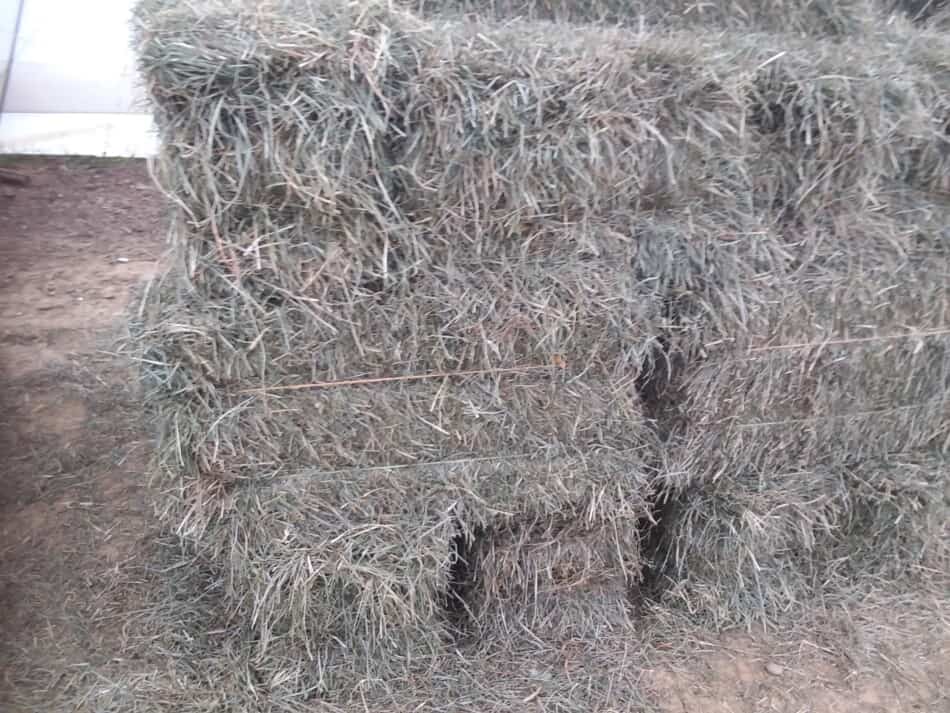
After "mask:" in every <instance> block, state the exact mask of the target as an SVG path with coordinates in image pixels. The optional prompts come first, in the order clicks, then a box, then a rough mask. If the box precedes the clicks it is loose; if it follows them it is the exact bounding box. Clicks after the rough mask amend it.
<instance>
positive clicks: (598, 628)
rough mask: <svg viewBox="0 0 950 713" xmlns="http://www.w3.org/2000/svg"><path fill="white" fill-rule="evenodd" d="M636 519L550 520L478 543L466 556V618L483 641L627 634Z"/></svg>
mask: <svg viewBox="0 0 950 713" xmlns="http://www.w3.org/2000/svg"><path fill="white" fill-rule="evenodd" d="M639 550H640V538H639V532H638V527H637V521H622V522H612V523H607V524H604V525H601V526H598V527H594V528H587V527H584V526H579V525H577V524H573V523H571V524H567V523H563V522H556V521H551V522H550V523H546V524H544V525H543V526H539V524H538V523H534V524H533V526H532V527H529V528H525V529H524V530H523V531H521V532H512V531H510V530H509V531H507V532H500V533H495V534H493V535H492V536H490V537H487V538H485V539H483V540H482V541H481V542H480V543H478V544H477V545H476V546H475V548H474V551H473V552H472V554H471V559H472V561H471V563H470V567H471V572H472V581H471V587H470V602H469V604H468V606H469V613H470V615H471V620H472V624H473V626H474V629H475V630H476V631H477V632H478V633H479V635H480V636H481V637H483V638H489V639H490V638H498V637H502V638H517V637H522V636H524V635H525V634H528V635H531V636H534V637H539V638H543V639H546V638H551V637H553V638H565V637H566V638H579V637H580V638H584V637H590V636H596V635H598V634H602V633H605V632H618V631H624V630H628V629H629V628H630V626H631V619H630V613H629V601H630V588H631V586H632V585H634V584H635V583H636V581H637V580H638V579H639V563H640V552H639Z"/></svg>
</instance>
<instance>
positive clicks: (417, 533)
mask: <svg viewBox="0 0 950 713" xmlns="http://www.w3.org/2000/svg"><path fill="white" fill-rule="evenodd" d="M651 497H652V493H651V473H649V472H646V471H644V470H643V466H642V465H640V464H639V463H638V461H637V457H636V455H635V454H630V453H619V452H610V451H603V452H601V453H588V454H570V455H564V456H563V457H560V458H553V457H551V456H549V457H547V458H541V459H532V458H514V457H512V458H500V457H494V458H480V459H465V458H460V459H457V460H455V461H450V462H444V463H433V464H427V465H416V466H406V467H391V468H361V469H348V470H342V471H335V472H319V471H303V472H300V473H298V474H295V475H285V476H282V477H279V478H276V479H274V480H273V481H272V482H270V483H268V484H262V483H257V484H255V485H254V486H253V487H240V486H238V487H233V488H228V489H225V490H224V491H223V492H222V489H220V488H214V487H209V486H208V485H207V482H206V481H198V482H196V483H193V484H192V485H191V487H190V489H189V491H188V492H187V493H186V494H185V495H184V497H183V499H182V502H180V503H179V506H180V508H182V510H184V511H176V512H175V515H176V517H175V519H177V520H180V521H181V523H182V525H181V528H182V529H181V532H182V534H183V535H184V536H185V537H187V538H189V539H190V540H191V541H193V542H194V543H195V544H196V546H197V548H198V549H199V551H200V552H201V553H202V554H203V555H204V556H205V557H207V558H208V559H209V560H210V561H212V562H216V563H219V566H220V567H222V568H223V569H224V571H225V573H226V574H225V576H226V582H227V586H226V592H225V594H226V597H227V599H228V601H229V603H230V604H229V605H230V606H231V607H234V608H235V609H239V610H242V611H246V612H248V616H249V617H250V626H251V627H252V628H253V629H254V631H255V632H256V638H257V645H258V646H259V647H260V651H261V652H262V655H263V654H265V653H266V651H267V649H268V647H269V646H270V644H271V642H272V641H279V640H282V639H286V640H290V641H295V642H297V644H298V645H299V646H301V647H302V648H303V649H305V650H307V651H310V652H313V651H316V650H319V649H320V647H321V646H322V647H326V646H330V647H331V648H333V647H334V646H336V645H339V644H340V643H341V642H343V645H345V647H349V648H353V647H356V648H358V649H365V650H366V651H370V650H376V651H377V652H378V653H379V655H380V656H382V658H384V659H387V660H392V659H394V657H395V658H399V656H400V655H402V656H403V657H404V658H405V659H407V660H408V659H411V658H412V657H413V656H415V657H419V656H424V655H426V654H429V655H431V654H432V652H434V651H437V650H438V649H439V647H441V646H442V645H443V644H444V643H445V642H446V641H447V640H448V638H449V635H450V633H451V622H450V621H449V620H448V618H447V616H446V612H447V610H448V608H449V598H450V592H451V589H452V585H453V582H452V577H453V568H454V567H455V566H456V565H457V563H458V559H459V557H460V556H463V552H462V551H461V549H460V547H459V546H458V542H459V541H460V540H461V539H465V538H471V537H472V536H473V533H476V532H477V533H494V532H508V531H513V530H516V529H518V528H520V527H522V526H523V525H524V523H535V525H534V526H533V527H531V530H532V532H535V533H537V534H538V535H539V536H541V535H543V534H544V532H545V529H547V530H549V531H552V528H551V526H550V525H547V524H546V523H550V522H559V523H571V525H570V527H573V528H576V529H580V530H582V531H590V532H594V533H600V534H601V539H600V540H599V541H598V542H597V543H596V544H597V546H598V547H599V548H600V551H599V553H597V554H596V555H594V556H599V557H611V558H617V559H616V563H617V567H618V569H617V571H618V572H619V573H620V575H621V576H622V577H624V578H625V579H626V578H629V577H632V576H633V569H632V568H633V567H634V566H635V565H636V563H637V556H638V555H637V546H638V541H637V539H636V531H635V530H636V525H635V524H636V523H637V522H639V521H640V520H641V519H642V518H644V517H647V516H648V514H649V507H650V505H649V502H650V500H651ZM608 536H609V537H610V538H611V539H610V541H609V543H608V541H607V540H606V539H605V538H607V537H608ZM588 545H590V543H588V542H577V543H575V544H573V545H572V544H570V543H564V544H563V545H559V544H558V543H557V542H555V541H553V540H550V539H549V540H548V541H547V542H542V541H535V542H533V543H531V544H530V545H526V546H525V548H526V552H528V553H529V555H530V558H531V562H532V563H533V564H532V565H530V566H532V567H535V568H537V567H540V566H542V561H543V560H544V559H545V558H549V559H550V558H552V557H554V558H556V557H557V556H558V555H557V552H556V551H560V550H559V548H563V552H565V553H570V552H572V551H574V550H576V549H577V548H581V549H582V550H583V549H584V548H587V547H588ZM608 547H609V550H605V548H608ZM572 557H573V555H572ZM621 558H622V559H621ZM572 561H573V562H575V563H577V562H579V560H577V558H576V557H574V559H573V560H572ZM604 564H605V563H604ZM498 576H500V575H498ZM512 576H514V575H512ZM528 576H529V574H527V573H526V574H523V575H522V576H521V577H520V578H518V579H516V580H514V582H513V585H519V586H520V585H525V586H526V581H527V580H526V579H525V578H526V577H528ZM486 591H487V590H486ZM311 655H314V654H312V653H311ZM370 658H372V657H370Z"/></svg>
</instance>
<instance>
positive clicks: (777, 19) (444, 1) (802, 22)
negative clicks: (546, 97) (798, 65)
mask: <svg viewBox="0 0 950 713" xmlns="http://www.w3.org/2000/svg"><path fill="white" fill-rule="evenodd" d="M404 4H405V5H408V6H410V7H412V8H413V9H416V10H417V11H420V12H422V13H425V14H432V13H454V14H473V15H478V16H481V17H485V18H492V19H505V18H515V17H517V18H523V19H529V20H556V21H564V22H573V23H602V24H620V25H628V26H634V27H642V26H655V25H662V26H666V27H676V28H690V27H715V28H718V29H721V30H726V29H729V30H749V29H752V30H758V31H765V32H794V33H799V34H807V35H808V36H825V35H840V34H850V33H853V32H855V31H856V30H858V29H859V28H861V27H862V26H863V25H864V24H866V23H867V22H869V21H870V20H871V19H872V17H873V16H874V11H875V10H876V9H877V7H876V3H875V2H873V0H844V1H842V0H792V1H791V2H789V1H788V0H782V1H779V2H758V0H720V1H719V2H695V1H694V0H658V1H657V0H405V1H404Z"/></svg>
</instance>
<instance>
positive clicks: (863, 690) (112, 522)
mask: <svg viewBox="0 0 950 713" xmlns="http://www.w3.org/2000/svg"><path fill="white" fill-rule="evenodd" d="M5 165H7V166H9V167H12V168H15V169H16V170H19V171H22V172H24V173H26V174H28V175H29V176H30V177H31V179H32V180H31V184H30V185H29V186H26V187H7V186H0V425H2V428H0V711H4V712H9V713H19V712H20V711H27V710H36V711H40V710H43V711H53V710H84V711H85V710H89V711H93V710H99V708H97V707H96V705H95V703H92V702H89V701H88V700H85V699H83V697H82V695H81V694H80V693H79V692H77V691H72V692H70V695H69V696H64V695H63V691H62V687H63V685H64V684H63V681H67V680H68V681H76V680H86V679H88V678H92V679H95V677H96V676H97V675H98V674H97V671H98V667H100V666H103V665H105V664H107V663H115V662H116V661H117V660H119V659H120V658H122V660H123V661H125V662H126V663H127V664H128V665H130V666H134V665H136V664H135V662H134V659H135V656H134V655H131V656H130V655H129V654H128V652H127V651H123V650H120V646H119V643H118V642H119V640H120V639H121V638H122V631H121V628H122V625H121V621H122V619H121V617H120V616H117V614H116V612H117V611H118V610H121V608H122V606H123V602H121V601H120V602H117V601H116V596H117V594H116V591H115V587H113V586H112V584H113V583H114V582H115V581H116V580H117V578H119V577H120V575H121V574H122V573H123V572H124V571H126V570H127V569H129V568H132V567H135V566H136V565H138V564H140V563H141V561H142V560H143V558H146V557H148V556H149V552H150V547H151V546H152V545H151V539H152V538H153V537H154V533H155V531H156V524H155V518H154V516H153V505H152V501H153V499H154V498H153V496H152V493H151V491H150V490H149V489H148V487H147V485H146V481H147V477H146V471H147V462H148V456H149V451H150V442H149V438H148V435H147V434H146V432H145V430H144V425H143V417H142V408H141V404H140V402H139V400H138V399H137V397H136V387H135V375H134V369H133V365H132V364H131V362H130V361H129V359H128V358H127V357H126V356H123V355H122V353H121V349H120V346H121V339H122V336H123V329H124V328H123V325H124V323H125V320H126V310H127V308H128V305H129V303H130V300H131V298H132V297H133V295H134V294H135V292H136V290H137V289H139V288H140V286H141V285H142V284H143V283H144V281H146V280H147V279H148V278H149V277H150V276H152V275H153V274H154V273H155V271H156V266H157V261H158V259H159V256H160V255H161V253H162V251H163V242H164V240H163V239H164V231H163V228H162V215H163V203H162V199H161V197H160V196H159V195H158V192H157V191H156V190H155V189H154V188H153V186H152V184H151V181H150V178H149V176H148V172H147V169H146V166H145V164H144V163H142V162H129V161H102V160H88V159H69V160H65V159H42V160H41V159H29V160H27V159H23V160H15V161H12V162H11V161H9V160H8V161H6V162H5ZM922 601H923V600H922V599H921V600H914V599H910V600H908V602H907V603H906V605H905V606H903V607H896V608H894V607H889V608H880V607H874V606H872V605H871V604H870V603H869V604H868V605H867V606H865V607H864V608H863V609H861V608H858V609H856V610H854V611H842V612H838V613H832V615H831V616H830V619H829V620H831V621H835V620H836V617H837V620H840V621H839V623H840V631H828V630H826V631H813V632H808V633H799V634H798V635H796V636H788V635H786V636H777V635H776V634H774V633H768V634H766V633H759V634H756V635H755V636H750V635H748V634H741V635H740V634H732V635H728V636H713V635H711V634H710V635H708V636H703V635H702V634H701V633H697V635H696V636H695V637H691V638H690V640H689V641H688V642H687V641H683V642H679V644H675V643H674V644H671V654H670V656H669V657H668V658H667V659H659V660H657V661H656V663H655V665H652V666H651V667H649V668H647V669H645V670H644V677H643V680H644V685H645V686H647V687H648V688H650V689H651V690H652V691H653V696H652V697H653V698H654V699H655V700H656V701H657V702H658V703H657V705H658V707H659V709H660V710H663V711H667V712H669V713H694V712H696V713H700V712H709V713H718V712H723V713H725V712H733V713H745V712H748V713H753V712H756V713H758V712H763V711H781V712H785V713H803V712H805V711H814V712H815V713H831V712H832V711H834V712H835V713H837V712H839V711H843V712H845V713H847V712H848V711H854V712H855V713H856V712H857V711H861V712H873V711H879V712H881V713H883V712H884V711H888V712H892V711H935V712H936V711H950V622H948V621H947V620H946V618H940V617H939V615H938V614H933V615H932V616H931V618H930V619H929V620H928V619H927V618H926V617H923V618H921V617H919V616H914V615H913V614H914V613H915V612H919V609H920V607H921V606H923V605H924V604H922ZM126 605H127V606H128V607H133V606H134V603H132V602H128V603H126ZM117 607H118V609H117ZM933 611H934V612H937V611H940V610H939V609H938V608H935V609H934V610H933ZM922 622H923V624H922ZM869 632H872V633H870V634H869ZM873 632H879V633H880V635H879V636H878V637H877V638H874V636H875V635H874V634H873ZM869 636H870V637H871V638H872V639H874V640H873V641H871V640H870V639H869V638H868V637H869ZM123 657H124V658H123ZM130 660H131V663H130V662H129V661H130ZM139 665H141V666H147V665H149V666H154V665H159V666H160V665H161V664H156V663H146V661H145V660H143V661H142V662H141V664H139ZM77 672H79V673H81V674H83V675H85V674H88V675H87V676H86V679H83V678H82V676H80V677H79V678H77ZM67 700H68V701H69V703H68V704H66V703H63V701H67Z"/></svg>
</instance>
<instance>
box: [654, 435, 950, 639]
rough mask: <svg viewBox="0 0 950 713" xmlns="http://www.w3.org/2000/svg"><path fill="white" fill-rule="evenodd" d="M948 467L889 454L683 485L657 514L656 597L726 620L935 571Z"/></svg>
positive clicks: (923, 456) (946, 538)
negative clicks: (660, 521)
mask: <svg viewBox="0 0 950 713" xmlns="http://www.w3.org/2000/svg"><path fill="white" fill-rule="evenodd" d="M946 467H947V461H946V456H945V455H940V454H929V455H928V454H927V453H926V452H920V453H919V454H917V455H900V454H895V455H892V456H889V457H887V458H882V459H871V460H866V461H863V462H856V463H844V464H835V465H833V466H827V467H817V468H811V469H806V468H801V469H798V470H794V471H787V472H784V473H778V472H771V473H768V474H762V473H752V472H749V471H744V472H739V473H730V474H728V475H727V476H725V477H722V478H720V479H719V480H717V481H715V482H714V483H712V484H708V485H707V486H705V487H702V488H694V489H691V490H689V491H687V492H686V493H685V495H683V496H682V497H680V498H678V499H677V500H676V502H675V504H674V505H673V506H672V509H671V510H670V512H669V513H668V515H667V523H668V527H667V528H666V529H665V530H664V541H663V543H662V546H661V560H660V562H659V563H658V564H659V569H660V572H662V580H663V584H664V585H668V586H666V587H665V589H664V590H663V592H662V598H661V601H662V602H664V603H665V604H666V605H668V606H673V607H675V608H677V609H681V608H684V609H686V610H687V611H689V612H690V613H692V614H694V615H701V616H702V617H704V618H706V619H709V620H711V621H713V622H714V623H715V624H716V625H717V626H719V627H727V626H732V625H735V624H743V625H747V624H749V623H750V622H755V621H762V620H775V619H777V618H781V617H783V616H787V615H789V614H790V613H791V612H795V611H802V610H803V609H804V607H805V606H807V605H808V604H810V603H811V602H813V600H814V598H815V597H820V596H821V595H822V594H823V593H826V592H830V591H834V590H835V589H836V588H840V589H841V590H851V589H853V588H854V587H855V586H867V583H868V582H874V581H890V582H892V583H895V584H896V583H899V582H902V581H904V580H908V581H911V582H914V581H918V582H919V581H921V580H922V579H927V578H932V577H933V576H934V574H937V576H941V575H940V574H939V573H943V572H945V571H946V563H947V555H948V551H950V532H948V531H947V525H946V523H947V522H948V520H947V516H948V515H950V509H948V508H950V501H948V500H947V493H946V489H947V486H946V472H947V471H946ZM882 578H886V579H882Z"/></svg>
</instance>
